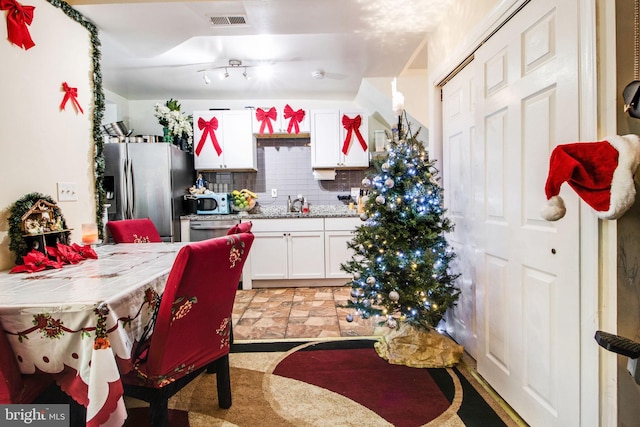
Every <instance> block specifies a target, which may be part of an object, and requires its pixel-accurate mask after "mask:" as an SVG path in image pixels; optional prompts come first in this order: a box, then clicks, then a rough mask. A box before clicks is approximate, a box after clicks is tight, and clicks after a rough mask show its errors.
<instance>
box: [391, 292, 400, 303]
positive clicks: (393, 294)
mask: <svg viewBox="0 0 640 427" xmlns="http://www.w3.org/2000/svg"><path fill="white" fill-rule="evenodd" d="M389 299H390V300H391V301H398V300H399V299H400V294H399V293H398V292H396V291H391V292H389Z"/></svg>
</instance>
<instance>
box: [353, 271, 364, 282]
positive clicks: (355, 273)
mask: <svg viewBox="0 0 640 427" xmlns="http://www.w3.org/2000/svg"><path fill="white" fill-rule="evenodd" d="M361 277H362V275H361V274H360V272H359V271H356V272H354V273H353V278H354V279H355V280H360V278H361Z"/></svg>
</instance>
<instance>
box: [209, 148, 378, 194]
mask: <svg viewBox="0 0 640 427" xmlns="http://www.w3.org/2000/svg"><path fill="white" fill-rule="evenodd" d="M257 160H258V171H257V172H203V176H204V178H205V179H206V180H207V181H208V182H211V183H220V184H228V188H229V191H231V190H232V189H242V188H248V189H250V190H252V191H254V192H256V193H257V194H258V196H259V202H260V204H261V205H262V206H270V205H286V203H287V196H291V198H292V199H295V198H296V197H297V195H298V194H302V196H303V197H306V198H307V201H308V202H309V203H310V204H311V205H314V204H315V205H337V204H342V202H340V201H339V200H338V195H349V194H350V192H351V188H352V187H360V185H361V182H362V179H363V178H364V176H365V174H366V171H365V170H337V171H336V179H335V180H333V181H324V180H323V181H318V180H316V179H315V178H314V177H313V174H312V172H313V170H312V168H311V148H310V146H309V139H308V138H291V139H258V141H257ZM274 188H275V189H276V190H277V192H278V196H277V197H276V198H272V197H271V190H272V189H274Z"/></svg>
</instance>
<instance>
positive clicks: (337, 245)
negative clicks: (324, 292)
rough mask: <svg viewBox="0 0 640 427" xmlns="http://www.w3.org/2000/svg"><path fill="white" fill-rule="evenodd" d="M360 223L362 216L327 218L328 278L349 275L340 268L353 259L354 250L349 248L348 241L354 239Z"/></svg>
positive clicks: (326, 275) (326, 260)
mask: <svg viewBox="0 0 640 427" xmlns="http://www.w3.org/2000/svg"><path fill="white" fill-rule="evenodd" d="M360 225H362V220H360V218H325V220H324V230H325V231H324V258H325V277H326V278H327V279H342V278H347V277H349V275H347V274H346V273H345V272H344V271H342V270H340V265H341V264H343V263H346V262H347V261H349V260H351V259H352V257H353V250H351V249H349V247H348V246H347V243H348V242H350V241H351V240H353V233H354V231H355V230H356V228H357V227H359V226H360Z"/></svg>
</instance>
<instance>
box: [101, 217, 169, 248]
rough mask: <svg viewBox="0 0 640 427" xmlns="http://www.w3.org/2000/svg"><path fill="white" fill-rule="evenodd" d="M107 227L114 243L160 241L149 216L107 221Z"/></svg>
mask: <svg viewBox="0 0 640 427" xmlns="http://www.w3.org/2000/svg"><path fill="white" fill-rule="evenodd" d="M107 229H108V230H109V234H110V235H111V238H113V241H114V242H115V243H156V242H162V238H161V237H160V233H158V229H157V228H156V226H155V225H154V224H153V221H151V219H149V218H139V219H123V220H120V221H109V222H107Z"/></svg>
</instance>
